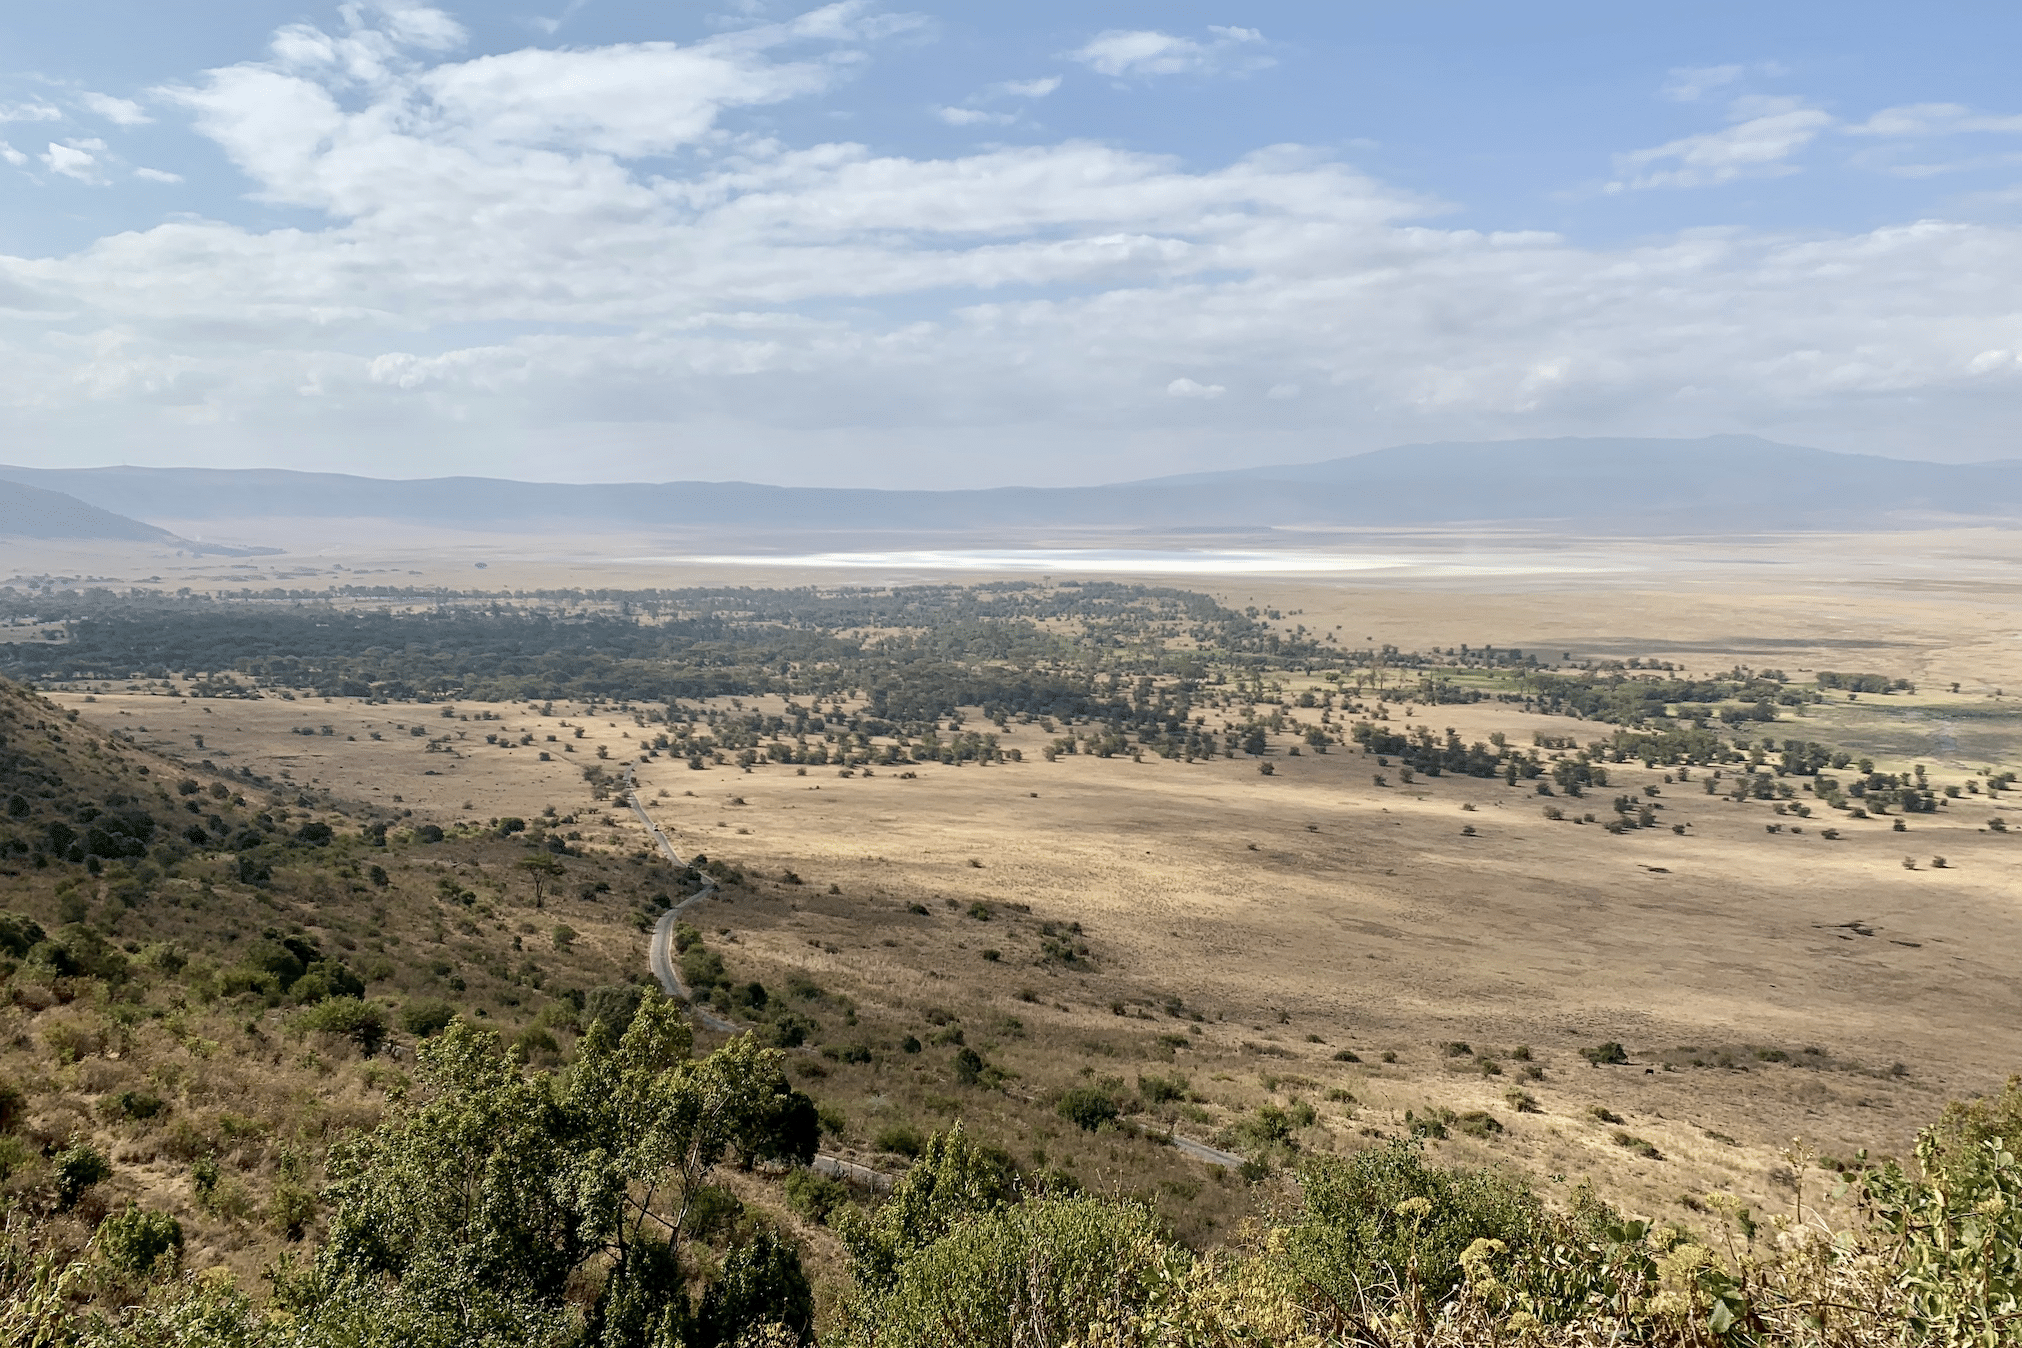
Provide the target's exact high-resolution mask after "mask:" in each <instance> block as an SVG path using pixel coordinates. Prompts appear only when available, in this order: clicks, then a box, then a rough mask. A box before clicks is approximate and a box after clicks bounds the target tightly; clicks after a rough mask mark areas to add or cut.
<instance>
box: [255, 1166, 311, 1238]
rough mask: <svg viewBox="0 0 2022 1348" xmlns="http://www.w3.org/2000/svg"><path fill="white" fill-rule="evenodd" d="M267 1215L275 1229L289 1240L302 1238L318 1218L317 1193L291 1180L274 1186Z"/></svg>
mask: <svg viewBox="0 0 2022 1348" xmlns="http://www.w3.org/2000/svg"><path fill="white" fill-rule="evenodd" d="M267 1215H268V1217H269V1218H271V1219H272V1221H273V1223H274V1229H275V1230H276V1231H278V1232H280V1233H281V1235H282V1237H283V1238H284V1239H287V1240H300V1239H301V1238H302V1234H303V1232H305V1231H306V1230H308V1227H309V1223H310V1222H312V1221H314V1220H316V1195H315V1194H313V1193H310V1192H309V1191H308V1190H307V1189H305V1188H303V1187H302V1186H301V1185H299V1184H296V1183H294V1182H292V1181H290V1180H283V1181H281V1182H280V1183H279V1184H276V1185H275V1186H274V1195H273V1199H272V1200H271V1201H270V1202H269V1204H268V1207H267Z"/></svg>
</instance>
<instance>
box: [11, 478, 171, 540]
mask: <svg viewBox="0 0 2022 1348" xmlns="http://www.w3.org/2000/svg"><path fill="white" fill-rule="evenodd" d="M5 535H13V536H15V537H19V538H52V539H54V538H76V539H128V540H133V541H136V542H145V543H173V542H175V541H176V537H175V535H174V534H172V533H170V532H169V531H168V530H166V529H157V528H156V527H155V526H154V525H152V524H143V523H141V522H140V521H139V520H137V519H129V518H128V517H127V516H125V515H120V514H115V513H114V512H112V511H110V510H107V509H105V508H103V507H101V506H96V505H92V504H90V503H88V502H85V501H80V500H79V499H77V498H76V497H75V496H71V495H67V494H66V493H64V492H61V491H50V490H47V489H45V488H42V487H35V486H29V485H27V484H26V483H21V482H6V483H0V536H5Z"/></svg>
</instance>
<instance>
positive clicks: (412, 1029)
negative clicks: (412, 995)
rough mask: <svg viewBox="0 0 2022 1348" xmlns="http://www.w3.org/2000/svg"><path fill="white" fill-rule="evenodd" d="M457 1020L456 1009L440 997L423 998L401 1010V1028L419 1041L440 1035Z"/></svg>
mask: <svg viewBox="0 0 2022 1348" xmlns="http://www.w3.org/2000/svg"><path fill="white" fill-rule="evenodd" d="M455 1019H456V1008H455V1007H454V1006H451V1005H450V1004H449V1003H448V1002H445V1001H443V1000H442V999H440V998H438V997H421V998H417V999H415V1000H414V1001H411V1002H409V1003H407V1005H405V1006H403V1007H401V1008H400V1028H401V1029H403V1030H405V1031H407V1032H408V1033H409V1034H411V1035H414V1036H415V1037H416V1038H418V1039H426V1038H428V1037H429V1036H430V1035H433V1034H440V1033H442V1031H444V1030H446V1029H448V1028H449V1023H450V1022H451V1021H452V1020H455Z"/></svg>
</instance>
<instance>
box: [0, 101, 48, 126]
mask: <svg viewBox="0 0 2022 1348" xmlns="http://www.w3.org/2000/svg"><path fill="white" fill-rule="evenodd" d="M62 120H63V109H61V108H58V107H53V106H51V105H50V104H48V103H43V102H40V101H37V102H34V103H0V122H60V121H62Z"/></svg>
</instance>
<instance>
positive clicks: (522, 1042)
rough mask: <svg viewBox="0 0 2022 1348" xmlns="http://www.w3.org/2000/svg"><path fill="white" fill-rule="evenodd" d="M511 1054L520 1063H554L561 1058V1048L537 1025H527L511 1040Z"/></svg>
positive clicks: (552, 1037)
mask: <svg viewBox="0 0 2022 1348" xmlns="http://www.w3.org/2000/svg"><path fill="white" fill-rule="evenodd" d="M513 1054H514V1056H515V1057H517V1058H518V1059H519V1060H520V1061H521V1062H554V1061H555V1060H556V1059H558V1058H560V1057H561V1056H562V1046H561V1045H560V1044H558V1043H556V1042H555V1037H554V1036H553V1035H552V1034H549V1033H548V1032H547V1031H546V1030H544V1029H542V1028H541V1027H540V1026H538V1025H529V1026H528V1027H527V1028H526V1029H524V1030H521V1031H520V1032H519V1034H517V1035H516V1036H514V1038H513Z"/></svg>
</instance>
